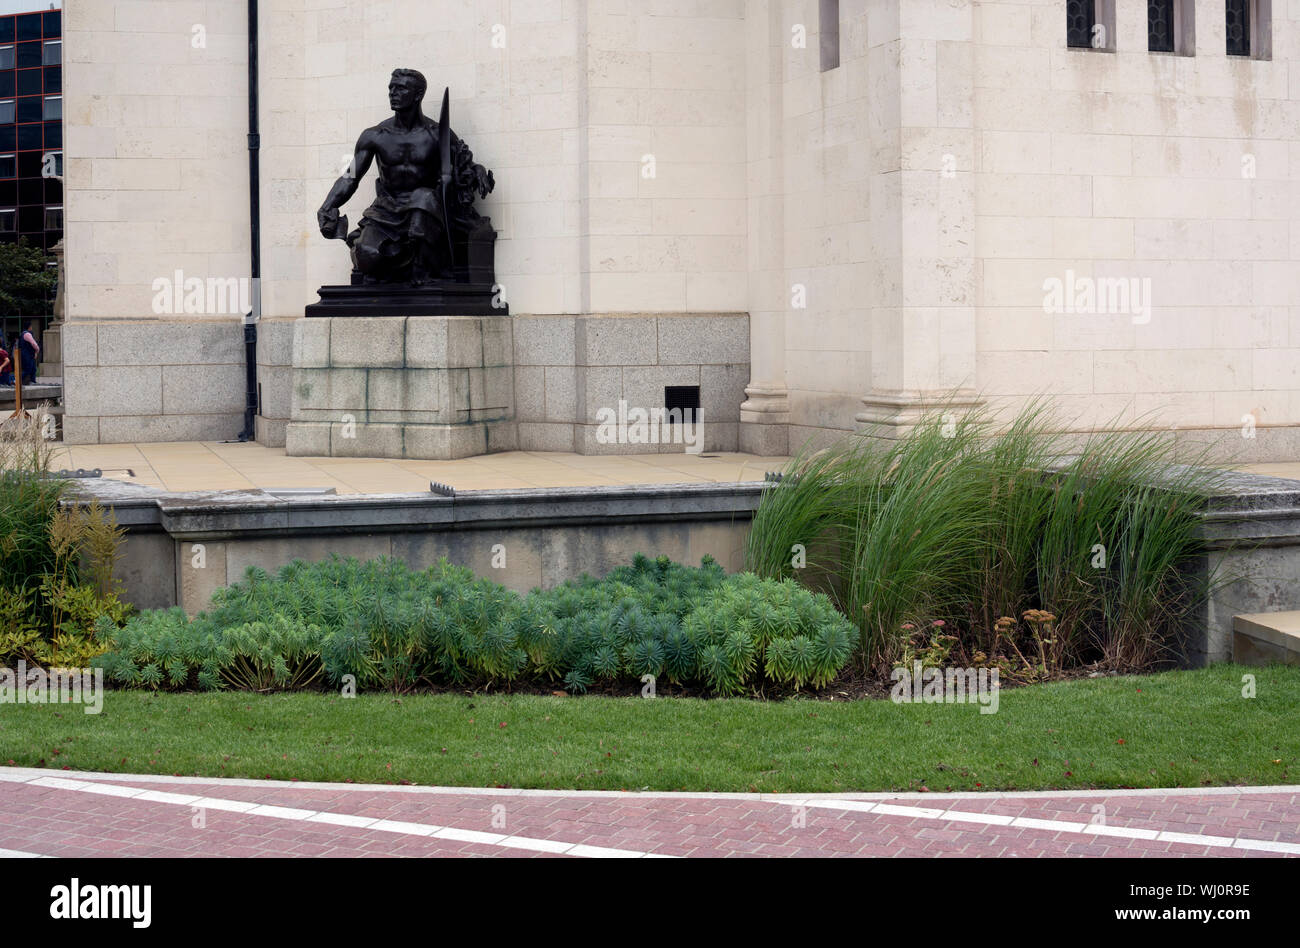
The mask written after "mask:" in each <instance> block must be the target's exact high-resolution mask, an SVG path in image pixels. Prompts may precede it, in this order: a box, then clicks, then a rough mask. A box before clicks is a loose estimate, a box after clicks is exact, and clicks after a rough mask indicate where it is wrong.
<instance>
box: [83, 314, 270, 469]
mask: <svg viewBox="0 0 1300 948" xmlns="http://www.w3.org/2000/svg"><path fill="white" fill-rule="evenodd" d="M243 339H244V337H243V328H242V325H241V323H240V321H239V320H210V319H199V320H189V321H180V320H126V319H114V320H102V321H77V320H73V321H70V322H67V323H65V324H64V339H63V359H64V372H65V382H64V410H65V414H64V417H63V440H64V441H65V442H67V443H68V444H114V443H124V442H133V441H206V440H229V439H233V438H235V437H236V436H237V435H238V434H239V432H240V429H241V428H243V424H244V401H245V399H244V387H245V370H244V344H243Z"/></svg>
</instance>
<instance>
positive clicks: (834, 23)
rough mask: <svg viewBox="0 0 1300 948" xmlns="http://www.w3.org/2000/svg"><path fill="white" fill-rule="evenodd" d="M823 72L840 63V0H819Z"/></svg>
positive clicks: (819, 29) (819, 28)
mask: <svg viewBox="0 0 1300 948" xmlns="http://www.w3.org/2000/svg"><path fill="white" fill-rule="evenodd" d="M817 29H818V31H819V35H820V47H821V65H822V72H826V71H827V70H828V69H834V68H836V67H837V66H838V65H839V64H840V0H819V2H818V26H817Z"/></svg>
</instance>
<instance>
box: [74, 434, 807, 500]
mask: <svg viewBox="0 0 1300 948" xmlns="http://www.w3.org/2000/svg"><path fill="white" fill-rule="evenodd" d="M789 460H790V459H789V458H786V457H770V458H769V457H757V456H755V455H752V454H735V453H729V452H716V453H712V452H706V453H704V454H686V453H684V452H679V453H675V454H644V455H642V454H638V455H610V456H592V455H581V454H561V453H551V452H533V451H508V452H503V453H501V454H487V455H483V456H481V457H476V458H466V459H464V460H461V461H404V460H384V459H380V458H297V457H295V458H291V457H288V456H286V455H285V453H284V448H268V447H265V446H263V445H260V444H252V443H248V444H239V443H233V444H226V443H222V442H217V441H180V442H163V443H159V444H99V445H69V446H65V447H61V448H59V449H58V452H57V455H56V457H55V459H54V466H55V467H56V468H65V469H69V470H75V469H78V468H80V469H84V470H94V469H95V468H99V469H100V470H102V471H103V472H104V476H105V477H111V478H114V479H116V480H121V481H127V482H129V483H132V484H143V485H145V486H148V487H157V488H160V489H163V490H169V491H204V490H240V489H248V488H263V489H268V488H287V487H299V488H302V487H332V488H334V490H335V491H336V492H337V493H339V494H390V493H408V492H415V491H427V490H428V489H429V482H430V481H438V482H439V483H442V484H447V485H449V486H451V487H454V488H456V489H457V490H511V489H515V488H529V487H598V486H618V485H634V484H707V483H732V482H737V481H761V480H762V479H763V474H764V473H765V472H767V471H779V470H781V469H782V468H784V467H785V465H786V463H787V462H788V461H789ZM128 470H130V471H132V472H133V475H132V474H128V473H127V471H128Z"/></svg>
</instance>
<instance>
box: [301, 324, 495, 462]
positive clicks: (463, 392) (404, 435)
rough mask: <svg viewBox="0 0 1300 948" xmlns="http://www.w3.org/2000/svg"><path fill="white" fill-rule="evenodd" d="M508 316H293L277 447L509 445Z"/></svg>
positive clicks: (417, 452)
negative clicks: (284, 418) (286, 403)
mask: <svg viewBox="0 0 1300 948" xmlns="http://www.w3.org/2000/svg"><path fill="white" fill-rule="evenodd" d="M513 351H514V343H513V325H512V320H511V318H510V317H509V316H500V315H493V316H375V317H359V316H348V317H331V318H319V317H317V318H312V319H303V320H301V321H300V322H299V324H298V327H297V331H296V332H295V335H294V353H293V385H292V391H291V393H290V400H291V408H290V418H289V422H288V425H287V427H286V431H285V451H286V453H287V454H289V455H291V456H295V457H305V456H311V457H379V458H410V459H419V460H450V459H453V458H464V457H472V456H474V455H479V454H487V453H490V452H493V451H512V450H515V449H516V447H517V445H518V443H519V436H518V432H517V430H516V425H515V392H514V361H513Z"/></svg>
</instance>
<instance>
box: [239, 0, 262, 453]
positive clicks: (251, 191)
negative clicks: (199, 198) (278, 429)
mask: <svg viewBox="0 0 1300 948" xmlns="http://www.w3.org/2000/svg"><path fill="white" fill-rule="evenodd" d="M259 128H260V126H259V124H258V120H257V0H248V225H249V231H250V238H251V239H250V241H249V248H250V253H251V256H252V259H251V261H250V264H251V266H250V270H251V274H252V300H251V302H252V310H251V311H250V312H249V313H248V315H247V316H245V317H244V360H245V375H246V378H247V388H246V399H245V407H244V430H243V431H241V432H240V433H239V440H240V441H252V440H253V439H254V438H256V436H257V426H256V418H257V322H258V320H260V319H261V318H262V194H261V180H262V179H261V173H260V172H261V165H260V161H259V149H260V148H261V147H262V137H261V134H260V131H259Z"/></svg>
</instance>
